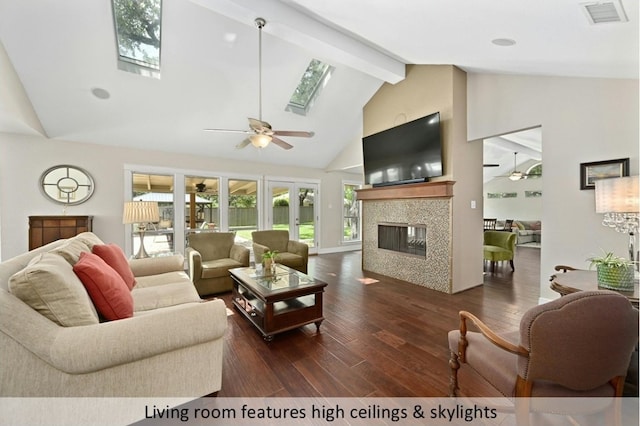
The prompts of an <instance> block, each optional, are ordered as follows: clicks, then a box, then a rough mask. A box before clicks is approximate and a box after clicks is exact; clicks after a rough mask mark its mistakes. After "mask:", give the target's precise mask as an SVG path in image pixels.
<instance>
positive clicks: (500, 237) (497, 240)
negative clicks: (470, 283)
mask: <svg viewBox="0 0 640 426" xmlns="http://www.w3.org/2000/svg"><path fill="white" fill-rule="evenodd" d="M482 248H483V251H484V260H486V261H489V262H490V263H491V271H494V270H495V267H496V262H503V261H506V260H508V261H509V265H510V266H511V270H512V271H515V266H514V265H513V256H514V255H515V252H516V234H515V233H513V232H506V231H484V245H483V247H482Z"/></svg>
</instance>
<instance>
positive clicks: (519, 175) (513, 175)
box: [509, 172, 522, 181]
mask: <svg viewBox="0 0 640 426" xmlns="http://www.w3.org/2000/svg"><path fill="white" fill-rule="evenodd" d="M509 179H511V180H514V181H515V180H520V179H522V172H513V173H511V175H510V176H509Z"/></svg>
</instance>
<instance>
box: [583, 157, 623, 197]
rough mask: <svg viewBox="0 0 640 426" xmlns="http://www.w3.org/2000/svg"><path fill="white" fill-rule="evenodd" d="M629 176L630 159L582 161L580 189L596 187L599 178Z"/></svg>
mask: <svg viewBox="0 0 640 426" xmlns="http://www.w3.org/2000/svg"><path fill="white" fill-rule="evenodd" d="M624 176H629V159H628V158H620V159H617V160H607V161H594V162H592V163H580V189H595V187H596V181H597V180H598V179H609V178H616V177H624Z"/></svg>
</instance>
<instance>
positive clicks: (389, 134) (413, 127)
mask: <svg viewBox="0 0 640 426" xmlns="http://www.w3.org/2000/svg"><path fill="white" fill-rule="evenodd" d="M362 154H363V160H364V182H365V184H370V185H373V186H384V185H399V184H403V183H414V182H425V181H428V180H429V178H432V177H437V176H442V141H441V137H440V113H439V112H435V113H433V114H430V115H427V116H426V117H422V118H418V119H417V120H413V121H410V122H408V123H404V124H401V125H399V126H396V127H392V128H391V129H387V130H384V131H382V132H379V133H375V134H373V135H370V136H366V137H364V138H362Z"/></svg>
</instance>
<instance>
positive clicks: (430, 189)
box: [356, 180, 455, 201]
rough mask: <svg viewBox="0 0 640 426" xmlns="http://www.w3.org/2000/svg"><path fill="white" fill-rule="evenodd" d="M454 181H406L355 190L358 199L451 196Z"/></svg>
mask: <svg viewBox="0 0 640 426" xmlns="http://www.w3.org/2000/svg"><path fill="white" fill-rule="evenodd" d="M454 183H455V181H452V180H445V181H441V182H420V183H408V184H406V185H391V186H379V187H375V188H365V189H358V190H356V192H357V194H358V200H363V201H366V200H399V199H406V198H451V197H453V184H454Z"/></svg>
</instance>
